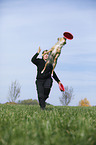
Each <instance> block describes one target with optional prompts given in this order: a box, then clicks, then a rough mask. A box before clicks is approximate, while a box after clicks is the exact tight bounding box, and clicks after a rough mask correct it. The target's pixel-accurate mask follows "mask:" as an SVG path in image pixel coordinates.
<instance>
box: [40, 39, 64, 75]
mask: <svg viewBox="0 0 96 145" xmlns="http://www.w3.org/2000/svg"><path fill="white" fill-rule="evenodd" d="M57 40H58V42H57V43H56V44H55V45H54V46H53V47H52V48H51V49H50V50H48V51H47V52H46V53H44V54H43V55H45V54H49V56H48V59H47V61H46V63H45V66H44V69H43V70H42V71H41V73H43V72H44V71H45V69H46V67H47V65H48V64H50V63H51V64H52V66H53V70H52V75H53V71H54V68H55V66H56V64H57V59H58V57H59V56H60V54H61V49H62V47H63V46H64V45H65V44H66V38H64V37H62V38H58V39H57ZM43 55H42V56H43Z"/></svg>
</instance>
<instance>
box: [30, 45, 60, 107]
mask: <svg viewBox="0 0 96 145" xmlns="http://www.w3.org/2000/svg"><path fill="white" fill-rule="evenodd" d="M40 51H41V49H40V47H39V49H38V52H37V53H36V54H35V55H34V56H33V57H32V59H31V62H32V63H34V64H35V65H36V66H37V77H36V88H37V93H38V100H39V105H40V107H41V109H45V106H46V103H45V101H46V99H47V98H48V97H49V93H50V90H51V87H52V83H53V79H52V76H51V73H52V69H53V66H52V64H49V65H47V67H46V69H45V71H44V73H41V71H42V70H43V68H44V66H45V63H46V60H47V59H48V54H45V55H44V53H46V51H47V50H44V51H43V52H42V54H43V57H42V59H40V58H37V56H38V55H39V53H40ZM53 78H54V79H55V81H56V82H57V83H58V84H59V85H60V84H61V82H60V80H59V78H58V77H57V75H56V73H55V72H53Z"/></svg>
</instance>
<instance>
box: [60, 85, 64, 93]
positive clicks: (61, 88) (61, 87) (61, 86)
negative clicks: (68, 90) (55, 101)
mask: <svg viewBox="0 0 96 145" xmlns="http://www.w3.org/2000/svg"><path fill="white" fill-rule="evenodd" d="M59 89H60V90H61V91H62V92H64V91H65V88H64V86H63V84H60V85H59Z"/></svg>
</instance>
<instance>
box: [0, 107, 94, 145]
mask: <svg viewBox="0 0 96 145" xmlns="http://www.w3.org/2000/svg"><path fill="white" fill-rule="evenodd" d="M0 145H96V107H68V106H67V107H60V106H56V107H53V106H47V107H46V110H44V111H42V110H40V108H39V106H27V105H26V106H25V105H3V104H1V105H0Z"/></svg>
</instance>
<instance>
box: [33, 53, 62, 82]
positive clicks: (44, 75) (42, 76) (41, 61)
mask: <svg viewBox="0 0 96 145" xmlns="http://www.w3.org/2000/svg"><path fill="white" fill-rule="evenodd" d="M38 55H39V53H36V54H35V55H34V56H33V57H32V59H31V62H33V63H34V64H35V65H36V66H37V77H36V79H47V78H51V72H52V65H48V66H47V67H46V69H45V71H44V73H42V74H41V71H42V70H43V68H44V66H45V63H46V62H45V61H44V59H40V58H37V56H38ZM53 78H54V79H55V81H56V82H57V83H58V82H59V81H60V80H59V78H58V77H57V75H56V73H55V72H53Z"/></svg>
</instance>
